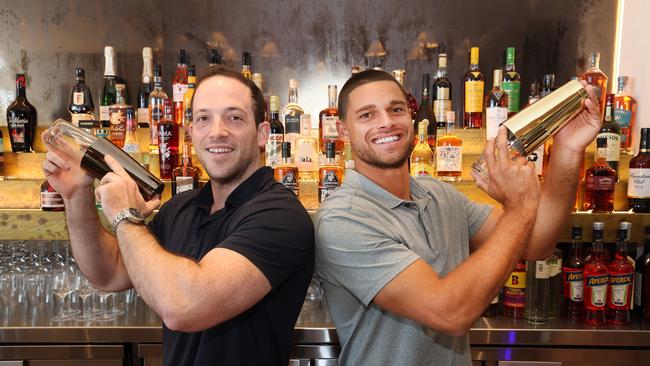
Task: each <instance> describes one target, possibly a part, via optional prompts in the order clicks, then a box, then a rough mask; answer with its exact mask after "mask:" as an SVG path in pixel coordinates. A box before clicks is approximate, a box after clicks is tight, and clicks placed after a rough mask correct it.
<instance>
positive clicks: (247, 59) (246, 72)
mask: <svg viewBox="0 0 650 366" xmlns="http://www.w3.org/2000/svg"><path fill="white" fill-rule="evenodd" d="M252 65H253V64H252V62H251V53H250V52H244V53H242V55H241V74H242V76H243V77H245V78H246V79H250V78H251V77H252V76H253V67H252Z"/></svg>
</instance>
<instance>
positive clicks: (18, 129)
mask: <svg viewBox="0 0 650 366" xmlns="http://www.w3.org/2000/svg"><path fill="white" fill-rule="evenodd" d="M8 122H9V123H8V125H9V133H10V134H11V140H12V142H13V143H18V144H24V143H25V131H26V129H27V126H28V125H29V121H28V120H27V118H19V117H14V116H10V117H9V121H8Z"/></svg>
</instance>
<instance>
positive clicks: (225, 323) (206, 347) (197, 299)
mask: <svg viewBox="0 0 650 366" xmlns="http://www.w3.org/2000/svg"><path fill="white" fill-rule="evenodd" d="M192 107H193V112H194V116H193V122H192V126H191V135H192V140H193V142H194V145H195V148H196V153H197V156H198V158H199V160H200V161H201V163H202V165H203V167H204V168H205V170H206V171H207V173H208V175H209V176H210V182H209V183H208V184H207V185H206V186H205V187H204V188H203V189H201V190H200V191H198V190H195V191H189V192H183V193H181V194H178V195H176V196H175V197H174V198H173V199H172V200H171V201H169V202H168V203H166V204H165V205H163V207H162V208H161V209H160V212H159V213H158V214H157V215H156V216H155V217H154V219H153V220H152V222H151V224H150V227H147V226H145V225H142V224H141V223H142V222H141V220H140V219H141V218H140V217H138V216H140V215H139V213H138V212H137V211H141V213H142V215H143V216H148V215H149V214H151V213H152V212H153V210H154V209H155V208H156V207H158V205H159V200H158V199H157V198H156V199H154V200H151V201H149V202H145V201H144V199H143V198H142V195H141V194H140V193H139V192H138V188H137V186H136V184H135V182H134V181H133V180H132V179H131V178H130V177H129V176H128V174H127V173H126V172H125V171H124V169H122V167H121V166H120V165H119V163H117V162H116V161H115V160H114V159H112V158H111V157H109V156H107V157H106V162H107V163H108V164H109V166H110V167H111V168H112V170H113V172H112V173H109V174H107V175H106V176H105V177H104V178H103V179H102V180H101V182H100V185H99V186H98V187H97V188H96V189H95V190H94V192H93V186H92V183H93V180H92V179H91V178H90V177H89V176H88V175H86V174H85V173H84V172H83V171H82V170H81V169H80V168H79V167H78V166H72V165H71V164H70V163H69V162H67V161H65V160H64V159H63V158H62V157H61V156H60V155H58V154H56V152H54V151H53V150H52V148H51V147H50V146H48V148H50V151H49V152H48V153H47V159H46V161H45V162H44V163H43V170H44V172H45V175H46V177H47V179H48V181H49V182H50V184H51V185H52V186H53V187H54V188H55V189H56V190H57V191H58V192H59V193H60V194H61V195H62V196H63V199H64V200H65V204H66V221H67V224H68V231H69V235H70V242H71V245H72V248H73V251H74V254H75V258H76V259H77V262H78V264H79V267H80V268H81V270H82V271H83V273H84V274H85V275H86V276H87V277H88V278H89V280H90V281H91V282H92V283H93V285H94V286H96V287H98V288H101V289H103V290H107V291H119V290H124V289H127V288H130V287H135V288H136V290H137V291H138V293H139V294H140V295H141V296H142V298H143V299H144V300H145V301H146V302H147V304H149V306H150V307H151V308H152V309H153V310H155V311H156V312H157V313H158V314H159V315H160V316H161V318H162V320H163V322H164V337H163V348H164V353H163V356H164V362H165V365H217V364H218V365H286V364H287V363H288V359H289V349H290V344H291V334H292V330H293V326H294V323H295V321H296V319H297V317H298V314H299V312H300V308H301V305H302V302H303V299H304V296H305V292H306V289H307V287H308V285H309V281H310V279H311V275H312V271H313V244H314V233H313V227H312V223H311V221H310V219H309V216H308V214H307V212H306V211H305V210H304V208H303V207H302V205H301V204H300V202H299V201H298V200H297V199H296V197H295V195H294V194H293V193H291V192H290V191H288V190H286V189H285V188H284V187H283V186H282V185H280V184H279V183H276V182H275V181H274V180H273V172H272V170H271V169H270V168H267V167H264V168H259V166H260V160H259V147H261V146H263V145H264V143H265V141H266V139H267V137H268V133H269V124H268V123H267V122H263V120H264V99H263V96H262V94H261V92H260V91H259V89H258V88H257V87H256V86H255V85H254V84H253V83H252V82H251V81H249V80H248V79H245V78H243V77H242V76H240V75H239V74H238V73H236V72H232V71H229V70H226V69H223V68H216V69H212V70H211V73H210V74H209V75H208V76H207V77H205V78H204V79H203V80H202V81H201V83H199V85H198V86H197V89H196V92H195V94H194V100H193V103H192ZM95 195H96V196H97V197H98V198H99V199H101V203H102V207H103V212H104V215H105V216H106V218H107V219H108V220H109V221H111V222H113V225H114V230H115V234H116V236H113V235H111V234H110V233H109V232H108V231H106V230H104V229H103V228H102V227H101V224H100V222H99V217H98V215H97V212H96V210H95V208H94V201H95Z"/></svg>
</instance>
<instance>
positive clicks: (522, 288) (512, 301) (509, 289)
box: [503, 261, 526, 319]
mask: <svg viewBox="0 0 650 366" xmlns="http://www.w3.org/2000/svg"><path fill="white" fill-rule="evenodd" d="M525 306H526V262H525V261H520V262H518V263H517V264H516V265H515V268H514V269H513V271H512V273H511V274H510V277H508V280H507V281H506V283H505V285H504V286H503V316H505V317H508V318H514V319H520V318H523V317H524V307H525Z"/></svg>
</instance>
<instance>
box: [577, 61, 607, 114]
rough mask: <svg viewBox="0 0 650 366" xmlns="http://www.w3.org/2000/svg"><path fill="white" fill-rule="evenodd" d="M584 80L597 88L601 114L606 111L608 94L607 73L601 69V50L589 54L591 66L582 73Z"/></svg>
mask: <svg viewBox="0 0 650 366" xmlns="http://www.w3.org/2000/svg"><path fill="white" fill-rule="evenodd" d="M582 80H585V81H586V82H587V84H589V85H591V86H593V87H594V88H595V89H596V97H598V103H599V105H600V115H601V116H602V115H603V112H604V111H605V97H606V96H607V75H605V73H604V72H602V71H601V70H600V52H594V53H592V54H591V55H590V56H589V68H588V69H587V71H585V72H584V74H582Z"/></svg>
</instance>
